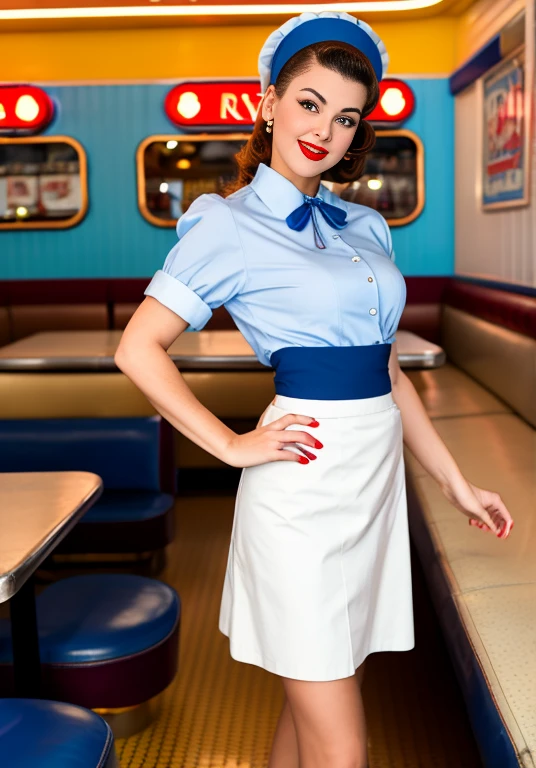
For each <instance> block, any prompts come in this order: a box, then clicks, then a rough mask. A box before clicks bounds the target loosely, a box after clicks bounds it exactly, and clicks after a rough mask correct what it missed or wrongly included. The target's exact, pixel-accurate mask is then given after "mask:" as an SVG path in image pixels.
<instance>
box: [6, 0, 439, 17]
mask: <svg viewBox="0 0 536 768" xmlns="http://www.w3.org/2000/svg"><path fill="white" fill-rule="evenodd" d="M441 2H443V0H358V2H347V3H330V5H329V10H330V11H346V12H347V13H366V12H367V11H368V12H370V11H414V10H418V9H419V8H430V7H431V6H434V5H439V3H441ZM306 11H315V12H316V11H318V5H317V4H315V3H311V4H309V3H297V4H290V3H288V4H283V3H281V4H278V5H197V4H196V5H155V4H151V5H149V6H119V7H113V6H112V7H99V8H25V9H21V8H12V9H8V10H0V21H14V20H21V19H22V20H29V19H87V18H117V17H123V18H124V17H128V16H131V17H132V16H138V17H144V16H145V17H147V16H258V15H261V14H265V15H272V14H275V15H279V14H283V15H296V14H300V13H304V12H306Z"/></svg>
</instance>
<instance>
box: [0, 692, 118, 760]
mask: <svg viewBox="0 0 536 768" xmlns="http://www.w3.org/2000/svg"><path fill="white" fill-rule="evenodd" d="M0 755H1V763H2V765H5V766H6V768H8V767H9V768H11V767H12V768H15V766H16V768H37V766H39V768H60V766H61V768H115V766H117V761H116V756H115V749H114V739H113V735H112V731H111V729H110V726H109V725H108V724H107V723H106V721H105V720H103V719H102V717H100V715H97V714H96V713H95V712H91V711H90V710H88V709H84V708H83V707H78V706H74V705H73V704H64V703H62V702H58V701H43V700H40V699H0Z"/></svg>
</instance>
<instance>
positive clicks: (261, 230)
mask: <svg viewBox="0 0 536 768" xmlns="http://www.w3.org/2000/svg"><path fill="white" fill-rule="evenodd" d="M317 196H320V197H322V199H323V200H324V201H325V202H326V203H330V204H331V205H336V206H339V207H342V208H343V209H344V210H345V211H346V213H347V220H348V225H347V226H346V227H345V228H344V229H341V230H335V229H334V228H332V227H331V226H330V225H329V224H328V223H327V222H326V221H325V220H324V218H323V217H322V216H318V222H319V227H320V230H321V233H322V237H323V240H324V242H325V243H326V249H325V250H321V249H319V248H317V247H316V245H315V243H314V232H313V223H312V220H311V219H310V220H309V222H308V223H307V225H306V227H305V229H304V230H302V231H301V232H297V231H295V230H293V229H291V228H290V227H289V226H288V224H287V223H286V221H285V219H286V217H287V216H288V215H289V214H290V213H291V212H292V211H293V210H294V209H295V208H297V207H298V206H300V205H301V204H302V203H303V202H304V197H303V194H302V193H301V192H300V191H299V190H298V188H297V187H296V186H294V184H292V182H290V181H289V180H288V179H286V178H285V177H284V176H282V175H281V174H280V173H278V172H277V171H275V170H273V168H270V167H268V166H267V165H264V164H263V163H261V164H260V165H259V168H258V170H257V173H256V175H255V177H254V179H253V180H252V182H251V183H250V184H248V185H247V186H246V187H242V188H241V189H239V190H238V191H237V192H234V193H233V194H232V195H229V197H226V198H222V197H220V196H219V195H217V194H204V195H201V196H200V197H198V198H197V199H196V200H195V201H194V202H193V203H192V204H191V205H190V207H189V208H188V210H187V212H186V213H185V214H183V215H182V216H181V218H180V219H179V221H178V222H177V234H178V237H179V240H178V242H177V243H176V244H175V246H174V247H173V248H172V249H171V251H170V252H169V254H168V256H167V258H166V260H165V263H164V266H163V268H162V269H160V270H158V271H157V272H156V273H155V275H154V277H153V279H152V280H151V282H150V283H149V285H148V287H147V288H146V290H145V294H146V295H147V296H153V297H154V298H155V299H157V300H158V301H159V302H160V303H161V304H163V305H164V306H166V307H168V308H169V309H171V310H172V311H173V312H175V313H176V314H177V315H179V316H180V317H182V318H183V319H184V320H185V321H186V322H188V323H189V324H190V328H191V329H193V330H201V328H203V327H204V326H205V324H206V323H207V322H208V320H209V319H210V317H211V315H212V310H213V309H215V308H216V307H219V306H221V305H222V304H224V305H225V307H226V309H227V310H228V312H229V314H230V315H231V316H232V318H233V319H234V321H235V323H236V325H237V327H238V328H239V330H240V331H241V332H242V334H243V335H244V337H245V338H246V340H247V341H248V343H249V344H250V346H251V347H252V348H253V350H254V352H255V354H256V356H257V359H258V360H259V361H260V362H261V363H262V364H263V365H266V366H270V355H271V354H272V353H273V352H275V350H277V349H280V348H281V347H292V346H297V347H320V346H356V345H369V344H382V343H383V344H385V343H387V344H391V343H392V342H393V341H395V340H396V337H395V331H396V329H397V327H398V322H399V320H400V316H401V314H402V310H403V309H404V305H405V302H406V284H405V281H404V278H403V276H402V273H401V272H400V270H399V269H398V267H397V266H395V263H394V253H393V248H392V242H391V234H390V231H389V227H388V226H387V223H386V222H385V219H384V218H383V217H382V216H381V215H380V214H379V213H378V212H377V211H375V210H373V209H372V208H368V207H366V206H364V205H358V204H356V203H350V202H347V201H345V200H342V199H341V198H340V197H338V195H335V194H334V193H332V192H331V191H330V190H329V189H328V188H327V187H326V186H324V185H323V184H321V185H320V188H319V191H318V195H317Z"/></svg>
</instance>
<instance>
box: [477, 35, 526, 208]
mask: <svg viewBox="0 0 536 768" xmlns="http://www.w3.org/2000/svg"><path fill="white" fill-rule="evenodd" d="M481 87H482V184H481V189H482V193H481V194H482V199H481V205H482V209H483V210H485V211H493V210H498V209H505V208H512V207H516V206H522V205H528V204H529V202H530V191H529V190H530V185H529V181H530V180H529V176H530V133H531V132H530V114H529V112H530V98H527V92H526V87H527V78H526V71H525V51H524V46H523V47H522V48H520V49H518V50H517V51H515V52H514V53H513V54H511V55H510V56H509V57H508V58H506V59H504V60H503V61H501V62H499V64H497V65H496V66H495V67H493V69H491V70H490V71H489V72H488V73H486V75H485V76H484V77H483V78H482V81H481Z"/></svg>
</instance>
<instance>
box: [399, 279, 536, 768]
mask: <svg viewBox="0 0 536 768" xmlns="http://www.w3.org/2000/svg"><path fill="white" fill-rule="evenodd" d="M501 294H502V296H501ZM516 304H518V307H517V308H518V309H519V310H520V314H519V313H517V312H516V311H515V310H516ZM461 307H463V308H461ZM475 308H476V311H477V312H478V315H480V316H475V314H474V311H475ZM484 317H486V318H487V319H484ZM535 317H536V298H527V297H522V296H519V297H515V295H513V294H511V293H508V294H507V293H506V292H503V291H497V290H490V289H487V288H480V287H477V286H472V285H470V284H467V283H466V284H463V283H460V284H459V285H456V281H453V284H452V286H451V288H450V290H449V291H447V296H446V300H445V303H444V304H443V308H442V318H441V331H442V339H441V344H442V346H443V348H444V349H445V351H446V352H447V356H448V361H449V362H448V363H447V364H446V365H445V366H443V367H442V368H438V369H435V370H429V371H413V372H410V373H408V375H409V376H410V378H411V380H412V381H413V383H414V385H415V387H416V389H417V391H418V392H419V395H420V397H421V399H422V401H423V403H424V405H425V407H426V409H427V412H428V413H429V415H430V417H431V418H432V419H433V422H434V426H435V427H436V429H437V431H438V432H439V434H440V435H441V437H442V439H443V440H444V441H445V443H446V445H447V447H448V448H449V450H450V451H451V453H452V454H453V455H454V457H455V459H456V461H457V463H458V465H459V466H460V468H461V470H462V472H463V474H464V475H465V477H467V479H468V480H470V481H471V482H473V483H474V484H475V485H478V486H480V487H483V488H486V489H488V490H494V491H497V492H498V493H499V494H500V495H501V497H502V499H503V500H504V502H505V504H506V505H507V507H508V509H509V510H510V512H511V514H512V517H513V519H514V521H515V528H514V530H513V531H512V533H511V535H510V536H509V538H508V539H506V540H499V539H497V538H496V537H495V536H493V534H491V533H488V532H483V531H481V530H479V529H477V528H474V527H473V526H469V525H468V524H467V518H466V517H465V516H464V515H463V514H462V513H461V512H459V511H458V510H457V509H455V508H454V507H453V506H452V505H451V504H450V503H449V502H448V501H447V499H446V498H445V497H444V495H443V494H442V493H441V491H440V489H439V487H438V485H437V483H436V482H435V481H434V480H433V479H432V478H431V477H430V476H429V475H428V474H427V473H426V472H425V470H424V469H423V468H422V466H421V465H420V464H419V463H418V462H417V461H416V459H415V458H414V457H413V456H412V455H411V454H410V453H409V451H408V450H407V449H406V451H405V462H406V471H407V483H408V502H409V504H408V506H409V517H410V529H411V536H412V540H413V542H414V544H415V546H416V548H417V551H418V553H419V557H420V559H421V562H422V564H423V569H424V571H425V574H426V578H427V580H428V583H429V586H430V591H431V594H432V597H433V599H434V604H435V606H436V609H437V613H438V616H439V619H440V622H441V624H442V627H443V630H444V633H445V637H446V639H447V643H448V647H449V651H450V653H451V656H452V660H453V663H454V668H455V670H456V674H457V677H458V680H459V683H460V686H461V688H462V691H463V693H464V696H465V699H466V704H467V708H468V712H469V716H470V719H471V722H472V726H473V730H474V732H475V736H476V739H477V742H478V745H479V749H480V752H481V756H482V759H483V762H484V765H485V766H486V768H489V767H491V768H510V766H523V768H528V767H529V766H530V767H531V768H534V766H535V765H536V430H535V429H534V427H535V425H536V340H535V339H534V338H533V337H532V335H533V325H532V326H531V322H532V324H533V323H534V319H535ZM529 321H531V322H529ZM500 323H501V324H500ZM506 324H508V325H510V328H508V327H505V325H506ZM515 325H518V326H519V327H520V328H521V331H522V332H520V331H519V330H512V327H513V326H515Z"/></svg>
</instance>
